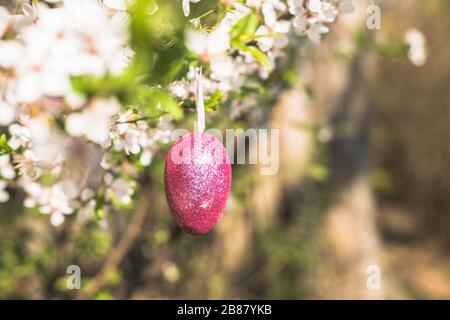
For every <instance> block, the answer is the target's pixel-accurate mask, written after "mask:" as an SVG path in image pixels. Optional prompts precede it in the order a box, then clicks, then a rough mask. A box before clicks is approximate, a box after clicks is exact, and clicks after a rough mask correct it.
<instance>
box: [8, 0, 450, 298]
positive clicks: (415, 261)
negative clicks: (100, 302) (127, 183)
mask: <svg viewBox="0 0 450 320" xmlns="http://www.w3.org/2000/svg"><path fill="white" fill-rule="evenodd" d="M357 2H358V3H357V11H356V12H355V13H353V14H346V15H341V16H340V17H339V21H338V22H337V23H336V24H335V25H333V26H332V31H331V33H330V34H329V35H328V36H327V37H325V39H324V41H323V42H322V44H321V45H320V46H318V48H317V49H316V50H315V51H313V52H310V53H307V54H309V55H311V58H312V60H313V61H312V62H310V61H309V60H308V62H303V61H298V62H297V65H298V67H297V68H296V70H298V75H297V77H296V79H297V80H295V81H294V82H293V84H292V87H291V88H288V89H286V90H285V91H283V92H281V93H280V94H279V95H278V96H277V98H276V100H275V101H274V103H273V106H272V107H271V108H270V109H269V110H265V111H264V112H265V113H264V115H263V116H261V114H260V113H258V112H260V111H255V112H253V113H252V111H251V110H250V114H251V115H252V116H248V117H243V118H242V119H241V120H239V121H240V122H239V124H240V125H241V126H242V127H244V128H246V127H261V128H267V127H269V128H279V129H280V139H281V145H280V170H279V173H278V174H277V175H274V176H262V175H260V172H259V169H258V167H257V166H254V165H253V166H250V165H249V166H242V165H238V166H235V167H234V168H233V186H232V196H231V199H230V202H229V206H228V208H227V210H226V212H225V215H224V217H223V219H222V221H221V222H220V224H219V225H218V227H217V228H216V229H215V231H214V232H212V233H210V234H208V235H206V236H202V237H193V236H190V235H187V234H185V233H183V232H182V231H180V230H179V229H178V228H177V227H176V225H175V224H174V222H173V220H172V218H171V216H170V213H169V211H168V207H167V203H166V200H165V194H164V187H163V180H162V177H163V168H164V156H165V150H161V152H160V153H159V154H158V155H156V156H155V161H154V162H153V164H152V168H151V170H150V172H151V174H150V175H149V177H148V181H149V182H148V184H147V185H146V186H143V188H142V190H141V194H140V195H139V197H140V199H141V198H142V199H145V201H148V203H149V208H150V209H149V210H144V212H143V213H141V212H139V210H140V208H141V206H140V203H141V202H140V200H139V199H138V203H137V206H136V212H129V211H123V212H114V213H113V214H112V215H111V216H110V217H108V227H107V228H102V227H100V226H99V223H98V222H97V221H91V222H83V223H81V222H80V221H78V220H77V219H76V218H75V217H74V219H69V220H68V221H67V222H66V223H65V224H64V225H63V226H62V227H61V228H54V227H52V226H51V225H50V223H49V219H48V217H46V216H43V215H39V214H33V213H30V212H25V211H23V210H22V206H21V201H22V195H21V194H20V193H12V196H13V201H11V202H10V203H8V204H2V205H0V298H1V299H8V298H20V299H76V298H95V299H156V298H159V299H177V298H182V299H227V298H228V299H236V298H243V299H315V298H331V299H341V298H342V299H350V298H355V299H429V298H437V299H445V298H447V299H448V298H450V254H449V248H450V236H449V232H448V228H449V227H450V197H449V192H450V173H449V171H448V169H449V168H450V143H449V142H448V139H449V137H450V109H449V106H450V90H448V85H449V82H450V64H449V63H448V57H450V41H448V40H449V36H448V35H449V34H450V20H449V19H447V16H446V15H447V14H448V12H450V2H448V1H446V0H429V1H421V0H400V1H392V0H390V1H389V0H385V1H377V3H379V4H380V5H381V6H382V26H381V27H382V29H381V30H375V31H369V30H367V27H366V19H367V14H366V10H365V8H367V6H368V4H369V1H367V3H366V1H364V0H361V1H360V0H358V1H357ZM411 28H417V29H418V30H420V31H422V32H423V33H424V35H425V37H426V39H427V42H428V47H429V56H428V60H427V62H426V64H425V65H423V66H421V67H416V66H414V65H412V64H411V62H410V61H409V60H407V59H405V58H402V57H397V56H396V54H395V50H394V49H392V48H395V45H396V44H397V43H402V42H403V40H404V35H405V33H406V32H407V31H408V30H409V29H411ZM375 44H377V45H375ZM380 44H383V45H380ZM389 48H391V49H389ZM304 83H307V84H308V86H307V87H306V89H305V86H304ZM229 121H230V120H229V113H226V112H222V113H221V112H219V113H217V114H215V115H214V122H215V123H217V125H218V127H219V128H227V127H230V123H229ZM142 201H144V200H142ZM141 211H142V210H141ZM139 227H140V228H139ZM69 265H79V266H80V267H81V270H82V286H83V288H86V287H87V288H88V289H86V290H81V291H77V290H68V289H67V287H66V280H67V274H66V268H67V267H68V266H69ZM373 265H376V266H378V267H379V269H380V271H381V288H380V289H379V290H369V289H368V287H367V280H368V278H369V276H370V274H368V273H367V270H368V268H369V267H370V266H373Z"/></svg>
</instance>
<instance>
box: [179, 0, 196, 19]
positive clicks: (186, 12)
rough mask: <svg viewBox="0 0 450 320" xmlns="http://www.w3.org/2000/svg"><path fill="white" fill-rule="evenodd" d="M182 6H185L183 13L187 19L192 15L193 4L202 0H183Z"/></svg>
mask: <svg viewBox="0 0 450 320" xmlns="http://www.w3.org/2000/svg"><path fill="white" fill-rule="evenodd" d="M181 1H182V2H181V4H182V6H183V13H184V15H185V16H186V17H187V16H189V14H190V13H191V2H192V3H198V2H200V1H201V0H181Z"/></svg>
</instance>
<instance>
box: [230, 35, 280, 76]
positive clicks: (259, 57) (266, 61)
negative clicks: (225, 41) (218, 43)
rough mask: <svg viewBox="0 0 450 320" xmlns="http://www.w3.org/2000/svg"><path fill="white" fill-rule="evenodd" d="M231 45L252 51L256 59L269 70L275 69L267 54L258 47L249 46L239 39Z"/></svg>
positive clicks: (248, 51)
mask: <svg viewBox="0 0 450 320" xmlns="http://www.w3.org/2000/svg"><path fill="white" fill-rule="evenodd" d="M231 45H232V46H233V47H235V48H236V49H239V50H242V51H244V52H247V53H250V54H251V55H252V56H253V58H255V60H256V61H258V62H259V63H260V64H261V65H263V66H264V68H266V69H267V71H269V72H271V71H272V69H273V66H272V63H271V62H270V60H269V58H268V57H267V55H266V54H265V53H264V52H262V51H261V50H259V49H258V48H257V47H254V46H248V45H246V44H243V43H241V42H238V41H235V40H234V41H231Z"/></svg>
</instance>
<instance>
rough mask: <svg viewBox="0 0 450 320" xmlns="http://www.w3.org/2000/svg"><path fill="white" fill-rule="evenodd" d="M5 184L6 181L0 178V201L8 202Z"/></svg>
mask: <svg viewBox="0 0 450 320" xmlns="http://www.w3.org/2000/svg"><path fill="white" fill-rule="evenodd" d="M7 186H8V184H7V182H6V181H3V180H0V203H3V202H8V200H9V194H8V192H6V190H5V189H6V187H7Z"/></svg>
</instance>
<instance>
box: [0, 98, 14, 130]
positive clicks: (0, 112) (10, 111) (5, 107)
mask: <svg viewBox="0 0 450 320" xmlns="http://www.w3.org/2000/svg"><path fill="white" fill-rule="evenodd" d="M16 116H17V108H16V107H15V106H14V105H12V104H10V103H8V102H6V101H2V100H0V126H8V125H10V124H11V123H13V122H14V120H15V119H16Z"/></svg>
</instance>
